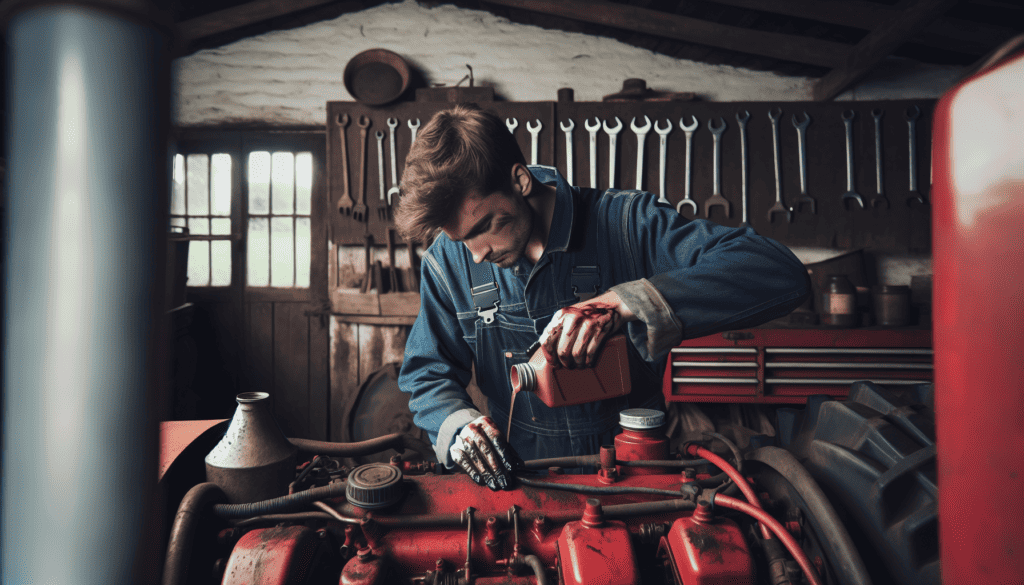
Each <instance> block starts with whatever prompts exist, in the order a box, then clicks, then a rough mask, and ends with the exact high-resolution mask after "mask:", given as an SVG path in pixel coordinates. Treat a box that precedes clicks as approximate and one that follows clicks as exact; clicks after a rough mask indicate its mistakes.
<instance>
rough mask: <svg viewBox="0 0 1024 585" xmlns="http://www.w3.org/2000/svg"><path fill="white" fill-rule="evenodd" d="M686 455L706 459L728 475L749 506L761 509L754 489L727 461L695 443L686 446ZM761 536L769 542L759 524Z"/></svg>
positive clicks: (765, 529) (768, 532)
mask: <svg viewBox="0 0 1024 585" xmlns="http://www.w3.org/2000/svg"><path fill="white" fill-rule="evenodd" d="M686 453H687V454H689V455H691V456H696V457H702V458H704V459H707V460H708V462H709V463H711V464H712V465H714V466H715V467H717V468H719V469H721V470H722V471H724V472H725V473H726V475H728V476H729V478H730V479H732V481H733V482H734V483H735V484H736V486H737V487H739V488H740V491H741V492H743V496H744V497H746V498H747V501H748V502H750V505H751V506H754V507H756V508H757V509H761V502H759V501H758V499H757V494H755V493H754V489H753V488H752V487H750V484H749V483H747V480H746V479H745V478H744V477H743V475H742V474H740V472H739V471H736V468H735V467H733V466H732V465H730V464H729V462H728V461H726V460H725V459H722V458H721V457H719V456H718V455H715V454H714V453H712V452H711V451H708V450H707V449H705V448H704V447H701V446H700V445H698V444H696V443H690V444H689V445H687V446H686ZM761 535H762V536H764V538H765V540H769V539H771V538H772V533H771V531H769V530H768V528H767V527H766V526H765V525H764V524H763V523H762V524H761Z"/></svg>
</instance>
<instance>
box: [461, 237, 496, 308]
mask: <svg viewBox="0 0 1024 585" xmlns="http://www.w3.org/2000/svg"><path fill="white" fill-rule="evenodd" d="M466 257H467V260H468V262H469V282H470V287H471V288H470V293H472V295H473V305H474V306H475V307H476V314H477V315H478V316H480V317H483V320H484V323H493V322H494V314H495V313H497V312H498V304H499V303H500V297H499V296H498V283H497V281H496V280H495V278H494V271H493V270H492V269H491V263H490V262H481V263H479V264H477V263H476V262H473V259H472V258H470V257H469V255H468V254H467V255H466Z"/></svg>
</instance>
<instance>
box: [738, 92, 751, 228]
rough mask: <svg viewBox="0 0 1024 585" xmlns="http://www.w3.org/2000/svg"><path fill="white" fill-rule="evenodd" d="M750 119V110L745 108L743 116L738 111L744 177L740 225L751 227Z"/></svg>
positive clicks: (741, 166)
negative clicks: (748, 186) (748, 158)
mask: <svg viewBox="0 0 1024 585" xmlns="http://www.w3.org/2000/svg"><path fill="white" fill-rule="evenodd" d="M749 119H750V112H748V111H746V110H743V115H742V116H741V115H740V113H739V112H736V123H737V124H739V125H740V171H741V173H742V174H741V178H742V185H741V186H740V189H741V190H742V191H741V192H742V194H743V199H742V201H741V202H740V203H741V205H742V209H743V213H742V214H741V217H740V227H749V226H750V222H749V221H747V182H748V181H747V179H748V174H747V120H749Z"/></svg>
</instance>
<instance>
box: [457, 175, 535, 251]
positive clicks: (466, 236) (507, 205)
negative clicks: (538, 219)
mask: <svg viewBox="0 0 1024 585" xmlns="http://www.w3.org/2000/svg"><path fill="white" fill-rule="evenodd" d="M443 231H444V233H445V235H447V236H448V237H449V238H450V239H452V240H453V241H456V242H462V243H463V244H465V245H466V248H468V249H469V253H470V254H472V256H473V261H474V262H477V263H480V262H484V261H486V262H492V263H494V264H497V265H498V266H500V267H501V268H509V267H511V266H512V265H514V264H515V263H516V262H518V261H519V259H520V258H521V257H522V256H523V254H524V253H525V252H526V244H527V242H528V241H529V239H530V234H531V232H532V231H533V208H532V207H530V206H529V205H527V204H526V200H525V199H524V198H523V197H522V196H521V195H518V194H513V193H493V194H491V195H487V196H476V195H470V196H468V197H466V199H465V200H464V201H463V202H462V206H461V207H460V208H459V213H458V214H457V215H456V218H455V220H454V221H453V222H452V223H451V224H449V225H447V226H445V227H444V229H443Z"/></svg>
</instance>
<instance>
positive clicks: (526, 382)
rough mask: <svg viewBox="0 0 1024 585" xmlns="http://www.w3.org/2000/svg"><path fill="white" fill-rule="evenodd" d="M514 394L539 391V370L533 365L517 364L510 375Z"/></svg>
mask: <svg viewBox="0 0 1024 585" xmlns="http://www.w3.org/2000/svg"><path fill="white" fill-rule="evenodd" d="M509 376H510V379H511V381H512V390H513V391H514V392H534V391H535V390H536V389H537V369H536V368H534V367H533V364H531V363H529V362H527V363H525V364H515V365H513V366H512V371H511V372H510V373H509Z"/></svg>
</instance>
